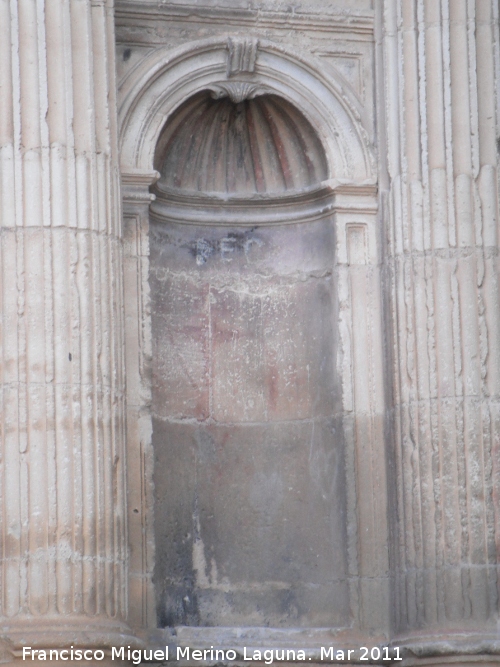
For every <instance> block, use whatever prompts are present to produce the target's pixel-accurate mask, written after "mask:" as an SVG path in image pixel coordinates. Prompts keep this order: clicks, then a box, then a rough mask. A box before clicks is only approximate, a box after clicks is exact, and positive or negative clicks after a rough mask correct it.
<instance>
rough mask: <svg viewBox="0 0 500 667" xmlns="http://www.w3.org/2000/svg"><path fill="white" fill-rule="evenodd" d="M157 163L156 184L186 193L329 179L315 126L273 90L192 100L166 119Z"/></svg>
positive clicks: (286, 186)
mask: <svg viewBox="0 0 500 667" xmlns="http://www.w3.org/2000/svg"><path fill="white" fill-rule="evenodd" d="M156 168H157V169H158V171H160V173H161V177H160V179H159V182H158V184H157V185H158V187H159V188H160V189H161V190H163V189H169V190H170V189H175V190H183V191H190V192H212V193H226V194H232V193H234V194H251V193H282V192H286V191H295V192H297V191H300V190H303V189H304V188H307V187H310V186H313V185H315V184H317V183H320V182H321V181H323V180H325V179H326V178H328V169H327V162H326V156H325V152H324V150H323V146H322V145H321V142H320V140H319V137H318V135H317V134H316V132H315V131H314V129H313V127H312V126H311V124H310V123H309V122H308V121H307V120H306V119H305V118H304V117H303V116H302V114H300V113H299V112H298V111H297V109H295V108H294V107H293V106H292V105H291V104H289V103H288V102H287V101H286V100H284V99H282V98H280V97H278V96H276V95H261V96H259V97H255V98H254V99H246V100H243V101H239V102H233V101H232V100H231V99H230V98H229V97H224V98H223V99H213V97H212V96H211V95H210V93H209V92H206V93H201V94H199V95H196V96H195V97H193V98H191V99H189V100H188V101H187V102H186V103H185V104H184V105H182V106H181V107H180V108H179V109H178V110H177V112H176V113H175V114H174V116H173V117H172V118H171V119H170V120H169V122H168V123H167V124H166V127H165V129H164V131H163V133H162V136H161V138H160V141H159V144H158V150H157V159H156Z"/></svg>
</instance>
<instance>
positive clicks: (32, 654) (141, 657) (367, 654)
mask: <svg viewBox="0 0 500 667" xmlns="http://www.w3.org/2000/svg"><path fill="white" fill-rule="evenodd" d="M106 653H107V654H108V655H109V651H106ZM106 653H105V652H104V651H103V650H102V649H90V648H87V649H85V648H75V647H74V646H71V647H70V648H67V649H64V648H63V649H35V648H31V646H24V647H23V656H22V657H23V660H40V661H44V660H48V661H62V662H66V661H76V662H78V661H85V662H90V661H93V660H96V661H100V660H104V658H105V657H106ZM310 653H311V651H310V649H308V650H307V651H306V650H304V649H265V650H261V649H254V648H247V647H246V646H244V647H242V648H241V649H238V650H237V651H236V650H235V649H222V648H214V647H213V646H211V647H210V648H207V649H198V648H195V649H192V648H190V647H188V646H186V647H182V646H177V647H176V649H175V650H171V649H170V650H169V647H168V646H165V649H160V648H154V649H153V648H150V649H133V648H131V647H130V646H127V647H125V646H120V647H116V646H112V647H111V659H112V660H128V661H129V662H132V663H133V664H134V665H139V664H141V663H142V662H147V661H153V662H166V661H168V660H173V661H186V662H191V661H195V662H197V661H200V662H208V663H213V662H235V661H238V660H247V661H255V662H260V663H265V664H266V665H271V664H273V663H275V662H309V661H311V662H312V661H314V662H317V661H319V662H325V663H335V662H340V663H342V662H351V661H353V662H354V661H355V662H359V661H366V662H368V661H370V662H374V661H375V662H378V661H384V662H385V661H387V662H392V661H399V660H402V658H401V657H400V654H399V647H398V646H394V647H391V648H389V647H388V646H381V647H379V646H374V647H371V648H370V647H367V646H360V647H359V648H358V649H347V650H344V649H340V648H338V647H337V648H335V647H333V646H320V647H319V656H318V655H317V653H318V651H314V653H315V657H314V658H313V657H311V655H310Z"/></svg>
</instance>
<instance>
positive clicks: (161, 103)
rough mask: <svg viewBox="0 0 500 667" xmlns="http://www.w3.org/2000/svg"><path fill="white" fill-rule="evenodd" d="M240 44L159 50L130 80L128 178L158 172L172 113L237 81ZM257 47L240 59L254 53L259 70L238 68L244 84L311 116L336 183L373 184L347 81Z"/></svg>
mask: <svg viewBox="0 0 500 667" xmlns="http://www.w3.org/2000/svg"><path fill="white" fill-rule="evenodd" d="M237 40H238V38H234V39H233V38H231V37H226V38H211V39H206V40H201V41H198V42H194V43H191V44H188V45H184V46H183V47H181V48H177V49H174V50H168V51H167V50H163V49H161V50H156V51H155V52H154V53H152V54H150V55H149V56H147V57H146V58H145V59H144V60H143V61H141V63H140V64H139V65H138V66H137V67H136V68H135V69H134V70H133V71H132V72H131V73H130V75H129V76H128V77H127V78H126V79H125V80H124V81H123V83H122V85H121V87H120V91H119V125H120V155H121V170H122V174H133V173H146V172H149V173H151V172H152V169H153V162H154V154H155V148H156V145H157V142H158V138H159V136H160V133H161V131H162V129H163V127H164V125H165V123H166V122H167V119H168V118H169V117H170V116H171V114H172V113H173V112H174V111H175V110H176V109H177V108H178V107H179V106H180V105H181V104H182V103H183V102H185V101H186V100H187V99H188V98H190V97H191V96H192V95H194V94H196V93H198V92H199V91H202V90H212V91H213V90H214V89H217V87H219V88H220V86H221V82H223V81H224V80H227V81H228V83H229V82H234V80H235V77H234V75H233V71H234V70H235V66H234V64H233V66H231V67H230V66H229V65H230V64H231V58H233V59H234V53H235V46H234V45H235V42H236V41H237ZM240 41H241V40H240ZM250 46H251V47H252V48H251V49H250V48H247V49H245V45H244V44H243V45H239V50H238V53H240V52H241V53H242V54H245V53H247V52H248V53H250V55H251V58H250V56H249V57H248V58H247V60H249V63H250V65H251V66H248V67H242V66H241V65H239V66H238V67H237V68H236V69H237V70H238V71H237V72H235V75H236V76H237V79H238V84H239V85H240V86H243V84H250V85H251V86H252V87H257V88H260V89H263V90H266V91H269V92H271V93H273V94H275V95H278V96H281V97H283V98H284V99H285V100H287V101H288V102H290V103H291V104H292V105H294V106H295V107H296V108H297V109H298V110H299V111H300V112H301V113H302V114H303V115H304V116H305V118H306V119H307V120H308V121H309V122H310V123H311V124H312V126H313V127H314V128H315V130H316V131H317V133H318V136H319V138H320V141H321V142H322V144H323V146H324V149H325V153H326V158H327V162H328V171H329V176H330V178H334V179H337V180H341V181H343V182H354V183H356V182H357V183H361V182H366V181H371V182H373V181H374V180H375V173H376V170H375V161H374V156H373V153H372V150H371V147H370V142H369V139H368V133H367V131H366V128H365V123H364V120H363V110H362V107H361V104H360V103H359V101H358V100H357V99H356V98H355V97H354V96H353V95H352V94H351V93H350V92H349V91H347V90H346V89H345V88H343V87H342V84H341V81H340V79H339V80H338V81H337V80H335V78H328V79H326V78H325V77H324V75H323V74H322V73H321V71H320V69H319V68H316V66H315V62H314V60H313V59H312V58H311V59H309V58H307V57H305V56H299V55H297V54H296V53H294V54H291V53H290V52H288V51H287V50H286V49H284V48H282V47H281V46H277V45H276V44H273V43H272V42H269V41H266V40H259V41H258V42H256V41H252V42H251V44H250ZM240 60H241V58H239V59H238V61H240ZM243 60H244V59H243ZM228 63H229V64H228ZM228 77H231V78H228ZM233 77H234V78H233ZM233 87H234V83H233Z"/></svg>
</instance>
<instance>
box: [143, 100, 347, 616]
mask: <svg viewBox="0 0 500 667" xmlns="http://www.w3.org/2000/svg"><path fill="white" fill-rule="evenodd" d="M246 92H247V95H250V97H243V94H242V93H239V94H238V95H235V94H233V93H232V91H231V90H230V89H229V90H220V89H218V88H217V89H216V90H213V89H212V90H210V89H209V90H207V91H205V92H201V93H199V94H197V95H195V96H193V98H190V99H189V100H187V101H186V102H185V103H184V104H183V105H182V106H181V107H180V108H179V109H178V110H177V111H176V113H175V114H173V115H172V117H171V118H170V119H169V121H168V122H167V124H166V126H165V127H164V129H163V131H162V133H161V135H160V139H159V142H158V147H157V153H156V156H155V167H156V169H157V171H158V172H159V174H160V176H159V178H158V180H157V182H156V184H155V186H154V189H153V191H154V194H155V196H156V199H155V201H154V202H153V203H152V205H151V218H150V241H151V250H150V289H151V312H152V339H153V381H152V414H153V447H154V451H155V473H154V479H155V537H156V570H155V572H156V574H155V581H156V593H157V601H158V617H159V620H160V624H161V625H167V626H170V625H202V626H211V625H216V626H223V627H226V626H234V625H237V626H248V625H257V626H265V625H271V626H275V627H290V626H291V627H295V626H296V625H300V626H305V627H323V626H326V625H330V624H331V625H335V626H343V625H345V624H346V623H347V622H348V615H349V600H348V584H347V551H346V526H345V481H344V453H343V439H342V429H341V427H340V426H341V410H340V404H341V396H340V383H339V378H338V377H337V372H336V363H335V358H336V348H337V343H338V341H337V329H336V327H334V320H335V312H336V310H337V309H338V304H337V303H336V293H335V284H334V278H333V263H334V254H335V229H334V223H333V219H332V215H331V207H330V206H329V200H331V193H330V192H329V191H328V189H326V190H325V186H324V180H325V179H327V177H328V165H327V160H326V155H325V152H324V149H323V147H322V144H321V142H320V140H319V137H318V135H317V133H316V131H315V130H314V128H313V127H312V125H311V124H310V123H309V121H308V120H307V119H306V118H304V117H303V115H302V114H300V112H298V111H297V109H295V108H294V107H293V106H292V105H291V104H290V103H289V102H287V101H286V100H284V99H283V98H281V97H279V96H276V95H274V94H268V93H263V94H262V93H261V92H260V91H259V92H258V94H257V91H255V90H254V91H251V90H247V91H246ZM300 199H301V200H302V205H298V200H300ZM294 209H295V210H294ZM292 210H294V214H293V216H291V215H290V214H291V211H292ZM290 222H292V224H289V223H290Z"/></svg>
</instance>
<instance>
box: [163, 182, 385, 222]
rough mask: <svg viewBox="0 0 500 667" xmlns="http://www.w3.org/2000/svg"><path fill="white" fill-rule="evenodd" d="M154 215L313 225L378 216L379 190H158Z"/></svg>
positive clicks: (332, 185)
mask: <svg viewBox="0 0 500 667" xmlns="http://www.w3.org/2000/svg"><path fill="white" fill-rule="evenodd" d="M155 195H156V197H155V201H153V202H152V204H151V213H152V215H153V216H154V218H155V219H157V220H159V221H162V222H176V223H179V222H180V223H182V224H188V225H189V224H191V225H217V226H220V225H223V226H251V227H254V226H256V225H283V224H297V223H303V222H313V221H314V220H319V219H321V218H324V217H326V216H329V215H331V214H332V213H333V212H336V211H338V210H339V209H341V210H348V211H351V212H359V213H374V212H375V211H376V210H377V199H376V195H377V187H376V185H373V184H371V183H367V184H361V185H352V184H342V183H339V182H335V181H326V182H323V183H320V184H319V185H317V186H314V187H311V188H308V189H306V190H303V191H301V192H298V193H294V194H289V193H286V194H283V195H276V194H269V195H265V194H255V195H251V196H246V195H245V196H237V195H231V196H227V197H224V196H221V195H219V194H206V193H199V192H192V193H187V192H185V191H183V192H181V191H176V190H173V189H171V190H166V189H160V187H159V186H158V185H157V186H156V188H155Z"/></svg>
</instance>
